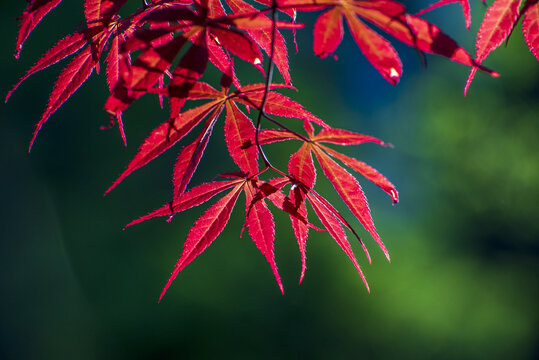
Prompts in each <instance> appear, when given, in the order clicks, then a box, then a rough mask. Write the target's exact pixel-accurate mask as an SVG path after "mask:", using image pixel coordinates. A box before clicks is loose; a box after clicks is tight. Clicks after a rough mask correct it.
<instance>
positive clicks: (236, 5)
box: [6, 0, 539, 298]
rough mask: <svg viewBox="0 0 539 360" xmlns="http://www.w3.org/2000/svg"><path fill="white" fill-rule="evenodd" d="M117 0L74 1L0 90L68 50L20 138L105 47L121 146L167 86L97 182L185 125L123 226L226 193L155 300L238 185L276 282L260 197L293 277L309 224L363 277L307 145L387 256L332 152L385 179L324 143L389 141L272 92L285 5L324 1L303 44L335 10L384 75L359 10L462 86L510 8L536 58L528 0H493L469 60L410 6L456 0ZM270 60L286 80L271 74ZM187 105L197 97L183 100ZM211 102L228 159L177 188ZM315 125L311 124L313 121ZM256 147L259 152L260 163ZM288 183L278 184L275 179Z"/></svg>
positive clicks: (386, 47)
mask: <svg viewBox="0 0 539 360" xmlns="http://www.w3.org/2000/svg"><path fill="white" fill-rule="evenodd" d="M126 1H127V0H86V1H85V4H84V15H85V18H86V23H85V24H84V26H82V27H81V29H79V30H77V31H75V32H74V33H72V34H70V35H68V36H66V37H64V38H63V39H61V40H60V41H59V42H57V43H56V45H54V46H53V47H52V48H51V49H49V50H48V51H47V52H46V53H45V54H44V55H43V56H42V57H41V58H40V59H39V60H38V61H37V62H36V63H35V64H34V66H32V67H31V68H30V69H29V70H28V71H27V73H26V74H25V75H24V76H23V77H22V78H21V79H20V81H19V82H18V83H17V84H15V86H14V87H13V89H12V90H11V91H10V92H9V93H8V95H7V98H6V100H7V99H9V97H10V96H11V94H12V93H13V91H14V90H15V89H16V88H17V87H18V86H19V85H20V84H21V82H22V81H24V80H25V79H27V78H28V77H29V76H30V75H32V74H34V73H36V72H38V71H41V70H43V69H45V68H47V67H49V66H51V65H53V64H56V63H58V62H60V61H61V60H63V59H65V58H67V57H69V56H73V59H72V60H71V62H70V63H69V64H68V65H67V66H66V67H65V68H64V70H63V71H62V72H61V74H60V75H59V77H58V79H57V80H56V83H55V85H54V88H53V91H52V93H51V95H50V97H49V102H48V105H47V107H46V109H45V111H44V113H43V115H42V117H41V119H40V120H39V122H38V124H37V126H36V129H35V131H34V134H33V137H32V140H31V142H30V148H31V147H32V145H33V143H34V141H35V139H36V136H37V134H38V132H39V131H40V129H41V128H42V126H43V125H44V124H45V123H46V122H47V121H48V119H49V118H50V116H51V115H52V114H53V113H54V112H56V111H57V110H58V109H59V108H60V106H61V105H62V104H63V103H64V102H65V101H66V100H67V99H68V98H69V97H70V96H71V95H72V94H73V93H74V92H75V91H77V89H78V88H79V87H80V86H81V85H82V84H83V83H84V82H85V81H86V80H87V79H88V78H89V77H90V75H91V74H92V73H93V72H94V70H95V71H96V72H97V73H98V72H99V70H100V59H101V58H102V57H104V58H105V63H106V75H107V76H106V77H107V84H108V87H109V90H110V96H109V97H108V99H107V101H106V103H105V110H106V111H107V112H108V113H109V114H110V116H111V123H116V124H117V126H118V128H119V131H120V134H121V137H122V139H123V141H124V143H125V144H127V141H126V135H125V131H124V125H123V120H122V114H123V112H124V111H125V110H126V109H127V108H128V107H129V106H130V105H131V104H132V103H133V102H134V101H136V100H137V99H139V98H140V97H141V96H143V95H145V94H153V95H155V96H157V97H158V98H159V101H160V104H161V106H163V99H164V98H167V99H168V101H169V105H170V114H169V116H168V120H166V121H164V122H163V123H162V124H161V125H159V126H158V127H157V128H156V129H155V130H153V131H152V132H151V133H150V134H149V136H148V137H147V138H146V140H144V142H143V143H142V145H141V146H140V148H139V150H138V152H137V154H136V155H135V157H134V158H133V159H132V160H131V162H130V163H129V164H128V165H127V168H126V169H125V171H124V172H123V173H122V174H121V175H120V176H119V178H118V179H117V180H116V181H115V182H114V183H113V184H112V186H111V187H110V188H109V189H108V190H107V193H108V192H109V191H111V190H112V189H113V188H114V187H116V186H117V185H118V184H119V183H120V182H122V181H123V180H124V179H125V178H126V177H127V176H128V175H130V174H131V173H132V172H133V171H135V170H137V169H139V168H141V167H142V166H144V165H146V164H147V163H149V162H150V161H151V160H153V159H155V158H156V157H158V156H159V155H160V154H162V153H163V152H165V151H166V150H168V149H169V148H171V147H172V146H174V145H175V144H176V143H177V142H180V141H181V140H182V139H184V138H185V137H186V136H187V135H188V134H189V133H190V132H191V131H192V130H194V129H195V128H200V129H199V131H200V132H199V134H198V136H197V137H196V138H195V139H194V140H193V141H192V142H191V143H189V144H185V146H184V147H183V148H182V149H181V150H180V152H179V155H178V158H177V161H176V163H175V165H174V172H173V197H172V200H171V201H170V202H169V203H167V204H165V205H163V206H162V207H160V208H158V209H157V210H155V211H153V212H151V213H149V214H148V215H146V216H143V217H141V218H139V219H137V220H134V221H133V222H131V223H130V224H128V226H130V225H133V224H136V223H139V222H141V221H144V220H148V219H150V218H153V217H161V216H166V217H168V219H169V221H170V220H171V219H172V217H173V216H174V215H175V214H177V213H179V212H181V211H184V210H187V209H190V208H192V207H195V206H198V205H201V204H202V203H204V202H206V201H209V200H210V199H212V198H213V197H215V196H217V195H218V194H220V193H222V192H225V191H227V192H226V194H225V195H224V196H222V197H221V198H220V199H219V200H217V202H215V203H214V204H213V205H211V206H210V207H209V208H208V209H207V210H206V211H205V212H204V213H203V214H202V216H201V217H200V218H199V219H198V220H197V221H196V222H195V223H194V225H193V227H192V228H191V230H190V231H189V234H188V236H187V239H186V240H185V243H184V249H183V252H182V254H181V256H180V258H179V259H178V261H177V263H176V265H175V267H174V270H173V272H172V275H171V276H170V278H169V280H168V282H167V284H166V286H165V288H164V289H163V292H162V293H161V298H162V296H163V295H164V293H165V292H166V290H167V289H168V287H169V286H170V284H171V282H172V281H173V280H174V279H175V278H176V276H177V275H178V273H179V272H180V271H181V270H182V269H183V268H184V267H185V266H187V265H188V264H189V263H190V262H191V261H193V260H194V259H195V258H196V257H197V256H198V255H200V254H201V253H202V252H203V251H204V250H205V249H206V248H207V247H208V246H209V245H210V244H211V243H212V242H213V241H214V240H215V239H216V238H217V237H218V236H219V234H220V233H221V232H222V231H223V229H224V227H225V226H226V224H227V222H228V220H229V218H230V215H231V213H232V210H233V208H234V206H235V204H236V202H237V200H238V198H239V197H240V195H241V193H242V192H243V193H244V195H245V202H246V209H245V224H244V228H247V231H248V233H249V235H250V237H251V238H252V240H253V241H254V243H255V245H256V246H257V248H258V249H259V250H260V252H261V253H262V254H263V255H264V257H265V258H266V260H267V261H268V263H269V264H270V267H271V269H272V271H273V274H274V276H275V278H276V281H277V283H278V285H279V288H280V289H281V291H283V286H282V283H281V279H280V276H279V273H278V271H277V265H276V262H275V257H274V240H275V224H274V220H273V216H272V213H271V212H270V210H269V208H268V206H267V201H269V202H271V203H272V204H273V205H275V207H277V209H279V210H281V211H284V212H286V213H287V214H288V215H289V217H290V222H291V226H292V230H293V232H294V235H295V237H296V239H297V243H298V247H299V251H300V255H301V262H302V270H301V275H300V282H301V280H302V279H303V277H304V273H305V268H306V243H307V237H308V233H309V229H313V230H315V231H327V232H328V233H329V235H330V236H331V237H332V238H333V239H334V240H335V241H336V242H337V244H338V245H339V246H340V247H341V248H342V250H343V251H344V252H345V253H346V255H347V256H348V257H349V258H350V260H351V261H352V262H353V264H354V266H355V267H356V269H357V271H358V272H359V274H360V276H361V278H362V279H363V281H364V283H365V286H366V287H367V289H368V285H367V282H366V280H365V277H364V276H363V273H362V271H361V268H360V266H359V264H358V263H357V260H356V258H355V255H354V254H353V251H352V247H351V245H350V243H349V241H348V239H347V235H346V229H348V230H349V231H350V232H351V233H352V234H353V235H354V237H355V238H356V239H357V240H358V241H359V242H360V243H361V246H362V248H363V250H364V252H365V254H366V256H367V258H368V260H369V262H370V255H369V253H368V251H367V247H366V246H365V245H364V243H363V242H362V240H361V239H360V237H359V235H358V234H357V232H356V230H355V229H354V228H353V226H352V225H351V224H350V222H348V220H346V218H345V217H344V216H343V215H341V214H340V213H339V211H338V210H337V209H336V208H335V207H334V206H333V205H332V204H331V203H330V202H329V201H328V200H326V199H325V198H324V197H323V196H322V195H320V194H318V193H317V192H316V191H315V190H314V186H315V183H316V170H315V165H314V162H313V158H312V155H313V154H314V157H315V158H316V159H317V162H318V164H319V166H320V168H321V169H322V173H323V174H324V176H325V177H327V178H328V179H329V181H330V182H331V184H332V185H333V186H334V188H335V190H336V191H337V193H338V194H339V196H340V197H341V199H342V200H343V202H344V203H345V204H346V206H347V207H348V208H349V210H350V211H351V212H352V214H353V215H354V216H355V217H356V218H357V219H358V221H359V222H360V223H361V224H362V226H363V227H364V228H365V229H366V230H367V232H369V234H370V235H371V236H372V238H373V239H374V240H375V241H376V242H377V243H378V245H379V247H380V248H381V249H382V251H383V252H384V254H385V256H386V257H387V259H388V260H389V254H388V251H387V249H386V247H385V245H384V243H383V242H382V240H381V239H380V236H379V235H378V233H377V231H376V229H375V226H374V222H373V220H372V217H371V214H370V209H369V205H368V203H367V199H366V197H365V195H364V193H363V190H362V188H361V186H360V185H359V183H358V181H357V180H356V178H355V177H354V176H352V175H351V174H350V173H349V172H348V171H347V170H346V169H345V168H344V167H342V166H341V165H340V164H339V163H338V162H340V163H342V164H344V165H345V166H346V167H348V168H350V169H352V170H354V171H356V172H358V173H360V174H362V175H363V176H364V177H365V178H367V179H368V180H370V181H372V182H373V183H375V184H376V185H378V186H379V187H380V188H381V189H382V190H383V191H385V192H386V193H388V194H389V195H390V197H391V198H392V201H393V203H396V202H398V193H397V190H396V188H395V186H394V185H393V184H392V183H391V182H390V181H389V180H387V179H386V178H385V177H384V176H383V175H381V174H380V173H379V172H378V171H376V170H375V169H374V168H372V167H370V166H369V165H367V164H365V163H364V162H362V161H359V160H357V159H355V158H352V157H349V156H346V155H344V154H341V153H340V152H337V151H336V150H334V149H333V148H330V147H328V146H327V145H326V144H336V145H345V146H348V145H359V144H362V143H365V142H374V143H377V144H379V145H383V146H385V145H389V144H387V143H384V142H383V141H381V140H379V139H377V138H374V137H371V136H367V135H362V134H357V133H354V132H350V131H347V130H343V129H336V128H333V127H331V126H330V125H328V124H327V123H326V122H324V121H323V120H321V119H319V118H318V117H316V116H315V115H313V114H311V113H310V112H308V111H307V110H306V109H305V108H304V107H303V106H302V105H300V104H299V103H297V102H295V101H294V100H292V99H290V98H288V97H286V96H285V95H283V94H281V93H279V92H278V91H279V90H280V89H287V88H293V87H292V78H291V75H290V69H289V65H288V53H287V46H286V45H287V44H286V41H285V38H284V37H283V35H282V34H281V32H280V31H279V29H285V30H291V31H292V32H293V34H295V31H296V30H297V29H301V28H303V27H304V26H303V25H302V24H300V23H297V22H296V15H297V12H301V11H323V12H322V13H321V15H320V16H319V17H318V18H317V20H316V23H315V25H314V30H313V35H314V43H313V50H314V53H315V54H316V55H318V56H319V57H326V56H328V55H331V54H333V52H334V51H335V50H336V48H337V47H338V45H339V44H340V42H341V40H342V38H343V34H344V26H343V18H344V19H345V20H346V23H347V26H348V28H349V30H350V32H351V34H352V36H353V38H354V40H355V42H356V44H357V45H358V47H359V48H360V50H361V52H362V53H363V55H364V56H365V57H366V58H367V60H368V61H369V62H370V63H371V64H372V65H373V67H374V68H375V69H376V70H377V71H378V72H379V73H380V74H381V75H382V77H383V78H384V79H385V80H387V81H388V82H390V83H391V84H394V85H395V84H397V83H398V82H399V80H400V77H401V74H402V64H401V60H400V58H399V55H398V54H397V51H396V50H395V49H394V48H393V46H392V45H391V43H390V42H389V41H387V40H386V39H385V38H383V37H382V36H381V35H380V34H379V33H378V32H377V31H375V30H373V29H371V28H370V27H369V26H367V25H366V24H365V23H364V21H366V22H368V23H369V24H372V25H374V26H375V27H376V28H377V29H378V30H379V31H381V32H383V33H387V34H389V35H391V36H392V37H393V38H395V39H396V40H397V41H400V42H402V43H404V44H406V45H409V46H411V47H413V48H415V49H416V50H417V51H418V52H419V53H421V54H422V53H432V54H436V55H441V56H444V57H446V58H449V59H451V60H452V61H455V62H457V63H460V64H463V65H466V66H470V68H471V71H470V75H469V77H468V80H467V82H466V86H465V92H466V91H467V90H468V87H469V85H470V83H471V81H472V79H473V77H474V75H475V73H476V71H477V69H479V70H482V71H484V72H486V73H489V74H490V75H492V76H497V75H498V74H497V73H496V72H494V71H492V70H489V69H487V68H485V67H484V66H483V65H482V62H483V60H484V59H485V58H486V57H487V55H488V54H489V53H490V52H491V51H493V50H494V49H495V48H497V47H498V46H499V45H500V44H501V43H502V42H503V41H504V40H505V39H506V38H507V37H508V36H509V35H510V33H511V32H512V31H513V30H514V28H515V26H516V24H517V23H518V21H519V19H520V18H521V17H522V18H523V28H522V29H523V34H524V38H525V40H526V43H527V45H528V47H529V49H530V51H531V52H532V53H533V54H534V55H535V56H536V57H538V58H539V51H538V48H539V8H538V6H539V5H538V4H537V0H535V1H534V0H527V1H526V2H525V3H524V4H523V5H522V6H521V4H520V0H496V1H495V2H494V3H493V4H492V5H491V6H490V7H489V9H488V10H487V12H486V15H485V18H484V20H483V22H482V24H481V27H480V30H479V33H478V35H477V44H476V49H477V51H476V56H475V59H474V58H472V57H471V56H470V54H469V53H468V52H467V51H466V50H465V49H464V48H462V47H460V46H459V45H458V44H457V43H456V42H455V41H454V40H453V39H452V38H451V37H449V36H448V35H446V34H445V33H443V32H442V31H441V30H440V28H438V27H437V26H436V25H434V24H432V23H429V22H428V21H426V20H424V19H422V18H421V17H419V16H420V15H421V14H423V13H424V12H426V11H430V10H432V9H434V8H437V7H440V6H443V5H446V4H449V3H452V2H457V1H456V0H441V1H439V2H437V3H435V4H433V5H431V6H430V7H428V8H426V9H425V10H423V11H421V12H420V13H419V14H417V15H412V14H409V13H408V12H407V11H406V9H405V7H404V6H403V5H402V4H401V3H399V2H396V1H389V0H323V1H315V0H258V1H257V2H256V3H250V4H248V3H246V2H244V1H242V0H228V1H227V2H226V3H224V2H223V3H221V2H219V1H216V0H195V1H190V0H153V1H149V2H145V1H143V2H142V6H141V8H140V9H139V10H137V11H136V12H134V13H132V14H129V15H128V16H125V17H123V18H122V17H120V15H119V11H120V9H121V8H122V6H123V5H124V4H125V3H126ZM60 2H61V0H31V1H30V2H29V3H28V5H27V8H26V9H25V11H24V12H23V14H22V16H21V18H20V30H19V36H18V39H17V48H16V53H15V56H16V57H17V58H18V57H19V55H20V52H21V49H22V45H23V43H24V42H25V41H26V39H27V38H28V36H29V35H30V33H31V32H32V30H33V29H34V28H35V27H36V26H37V24H38V23H39V22H40V21H41V20H42V19H43V17H44V16H45V15H46V14H47V13H49V12H50V11H51V10H52V9H53V8H55V7H56V6H57V5H59V3H60ZM458 2H460V3H461V5H462V8H463V13H464V18H465V22H466V26H467V27H468V28H469V26H470V6H469V3H468V1H467V0H459V1H458ZM281 14H284V16H286V18H287V21H282V20H279V15H281ZM263 52H265V53H266V54H267V61H264V56H263V55H262V53H263ZM233 56H234V57H235V58H239V59H241V60H243V61H245V62H247V63H248V64H250V65H251V66H253V67H254V68H255V69H256V70H257V71H259V72H260V73H261V74H262V76H263V77H264V78H265V82H264V83H255V84H246V85H245V84H244V85H242V82H243V81H241V82H240V79H239V77H238V75H237V71H236V67H235V64H234V57H233ZM264 62H266V65H267V67H266V69H264V67H263V65H264ZM208 63H211V64H212V65H213V66H214V67H215V68H217V69H218V70H219V71H220V72H221V73H222V76H221V78H220V82H219V85H220V90H218V89H216V88H215V87H213V86H212V85H210V84H209V83H208V81H209V80H214V79H204V80H207V81H203V76H204V74H205V72H206V69H207V66H208ZM274 65H275V67H276V68H277V69H278V71H279V72H280V74H281V76H282V78H283V80H284V83H274V82H273V80H272V78H273V67H274ZM201 101H202V102H203V103H202V104H200V102H201ZM187 104H188V105H187ZM192 104H197V106H194V107H193V105H192ZM223 113H224V116H223V117H224V120H222V121H224V133H225V142H226V146H227V148H228V152H229V155H230V157H231V158H232V160H233V161H234V163H235V164H236V165H237V167H238V169H234V170H235V171H233V172H230V173H225V174H220V175H219V176H220V177H221V178H222V180H219V181H212V182H209V183H204V184H200V185H197V186H193V187H189V184H190V181H191V179H192V177H193V174H194V173H195V171H196V169H197V167H198V164H199V163H200V160H201V158H202V156H203V154H204V152H205V149H206V147H207V144H208V142H209V139H210V137H211V134H212V132H213V129H214V127H215V125H216V124H217V122H218V121H219V119H221V118H222V117H221V114H223ZM248 114H249V115H248ZM255 114H256V115H255ZM277 118H285V119H287V120H286V122H285V120H281V119H277ZM288 119H295V120H288ZM297 120H300V121H302V122H303V130H301V131H300V130H293V129H294V121H296V122H297ZM263 122H264V124H263ZM263 125H265V126H264V127H263ZM314 125H315V126H317V127H318V128H320V129H319V130H318V132H316V130H315V128H314ZM284 140H296V141H300V146H299V150H298V151H297V152H295V153H293V154H291V156H290V160H289V162H288V169H287V171H283V170H281V169H278V168H277V167H275V166H273V165H272V163H271V162H270V160H269V157H268V156H267V155H266V153H265V152H264V150H263V146H264V145H266V144H270V143H274V142H279V141H284ZM259 158H261V159H262V166H261V164H259ZM288 186H289V188H288V190H285V187H288ZM307 204H309V206H310V207H311V208H312V210H313V211H314V214H315V215H316V217H317V218H318V219H319V221H320V223H321V225H320V226H317V225H314V224H311V222H310V221H309V217H308V211H307Z"/></svg>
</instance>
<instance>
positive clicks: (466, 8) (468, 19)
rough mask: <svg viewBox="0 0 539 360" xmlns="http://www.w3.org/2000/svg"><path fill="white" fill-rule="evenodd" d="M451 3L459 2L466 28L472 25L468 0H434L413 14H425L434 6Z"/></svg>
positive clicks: (434, 7)
mask: <svg viewBox="0 0 539 360" xmlns="http://www.w3.org/2000/svg"><path fill="white" fill-rule="evenodd" d="M453 3H460V5H461V6H462V13H463V15H464V22H465V23H466V29H468V30H470V26H471V25H472V16H471V15H470V2H469V1H468V0H439V1H437V2H435V3H434V4H432V5H430V6H428V7H426V8H425V9H423V10H421V11H420V12H418V13H417V14H415V16H421V15H423V14H425V13H426V12H429V11H432V10H434V9H436V8H439V7H442V6H445V5H449V4H453Z"/></svg>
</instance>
